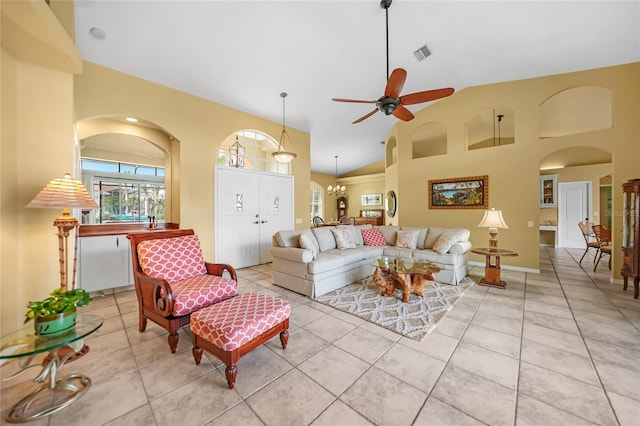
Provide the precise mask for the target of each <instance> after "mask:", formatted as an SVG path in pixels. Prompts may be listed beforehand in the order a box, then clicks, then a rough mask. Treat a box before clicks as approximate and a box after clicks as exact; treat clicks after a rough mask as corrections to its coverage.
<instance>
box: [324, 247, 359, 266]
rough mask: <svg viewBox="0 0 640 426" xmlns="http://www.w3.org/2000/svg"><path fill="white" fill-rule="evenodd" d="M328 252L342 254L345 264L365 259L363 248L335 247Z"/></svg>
mask: <svg viewBox="0 0 640 426" xmlns="http://www.w3.org/2000/svg"><path fill="white" fill-rule="evenodd" d="M327 254H333V255H337V256H342V257H343V258H344V264H345V265H351V264H353V263H357V262H359V261H361V260H364V258H365V257H364V255H365V251H364V250H362V249H361V248H358V249H351V250H340V249H333V250H329V251H328V252H327Z"/></svg>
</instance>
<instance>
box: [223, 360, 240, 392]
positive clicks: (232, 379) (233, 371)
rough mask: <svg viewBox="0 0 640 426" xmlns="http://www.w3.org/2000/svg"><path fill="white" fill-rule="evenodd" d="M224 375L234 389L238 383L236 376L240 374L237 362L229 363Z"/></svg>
mask: <svg viewBox="0 0 640 426" xmlns="http://www.w3.org/2000/svg"><path fill="white" fill-rule="evenodd" d="M224 375H225V376H226V377H227V384H228V385H229V389H233V386H234V385H235V384H236V376H237V375H238V367H236V364H235V363H233V364H231V365H227V368H226V369H225V370H224Z"/></svg>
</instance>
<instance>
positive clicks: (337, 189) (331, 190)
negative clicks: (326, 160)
mask: <svg viewBox="0 0 640 426" xmlns="http://www.w3.org/2000/svg"><path fill="white" fill-rule="evenodd" d="M334 158H335V159H336V178H337V177H338V156H337V155H336V156H335V157H334ZM327 193H328V194H329V195H335V196H338V195H345V194H346V193H347V187H346V186H344V185H342V186H340V185H338V183H337V182H336V184H335V186H331V185H329V187H328V188H327Z"/></svg>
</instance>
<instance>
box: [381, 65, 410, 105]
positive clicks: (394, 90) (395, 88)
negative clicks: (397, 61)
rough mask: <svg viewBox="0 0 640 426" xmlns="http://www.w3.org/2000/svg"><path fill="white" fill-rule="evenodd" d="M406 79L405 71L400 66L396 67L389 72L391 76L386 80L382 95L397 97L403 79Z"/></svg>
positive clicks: (402, 84) (400, 90) (402, 85)
mask: <svg viewBox="0 0 640 426" xmlns="http://www.w3.org/2000/svg"><path fill="white" fill-rule="evenodd" d="M406 79H407V72H406V71H405V70H404V69H402V68H396V69H395V70H393V71H392V72H391V77H389V81H387V87H386V88H385V89H384V95H385V96H389V97H391V98H393V99H397V98H398V97H399V96H400V92H402V88H403V87H404V81H405V80H406Z"/></svg>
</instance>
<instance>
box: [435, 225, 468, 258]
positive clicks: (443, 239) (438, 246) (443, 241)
mask: <svg viewBox="0 0 640 426" xmlns="http://www.w3.org/2000/svg"><path fill="white" fill-rule="evenodd" d="M463 237H464V232H463V231H460V230H449V231H445V232H443V233H442V235H440V237H439V238H438V241H436V243H435V244H434V245H433V250H434V251H436V252H438V253H440V254H444V253H446V252H448V251H449V249H450V248H451V246H453V245H454V244H455V243H457V242H458V241H460V240H461V239H462V238H463Z"/></svg>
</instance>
